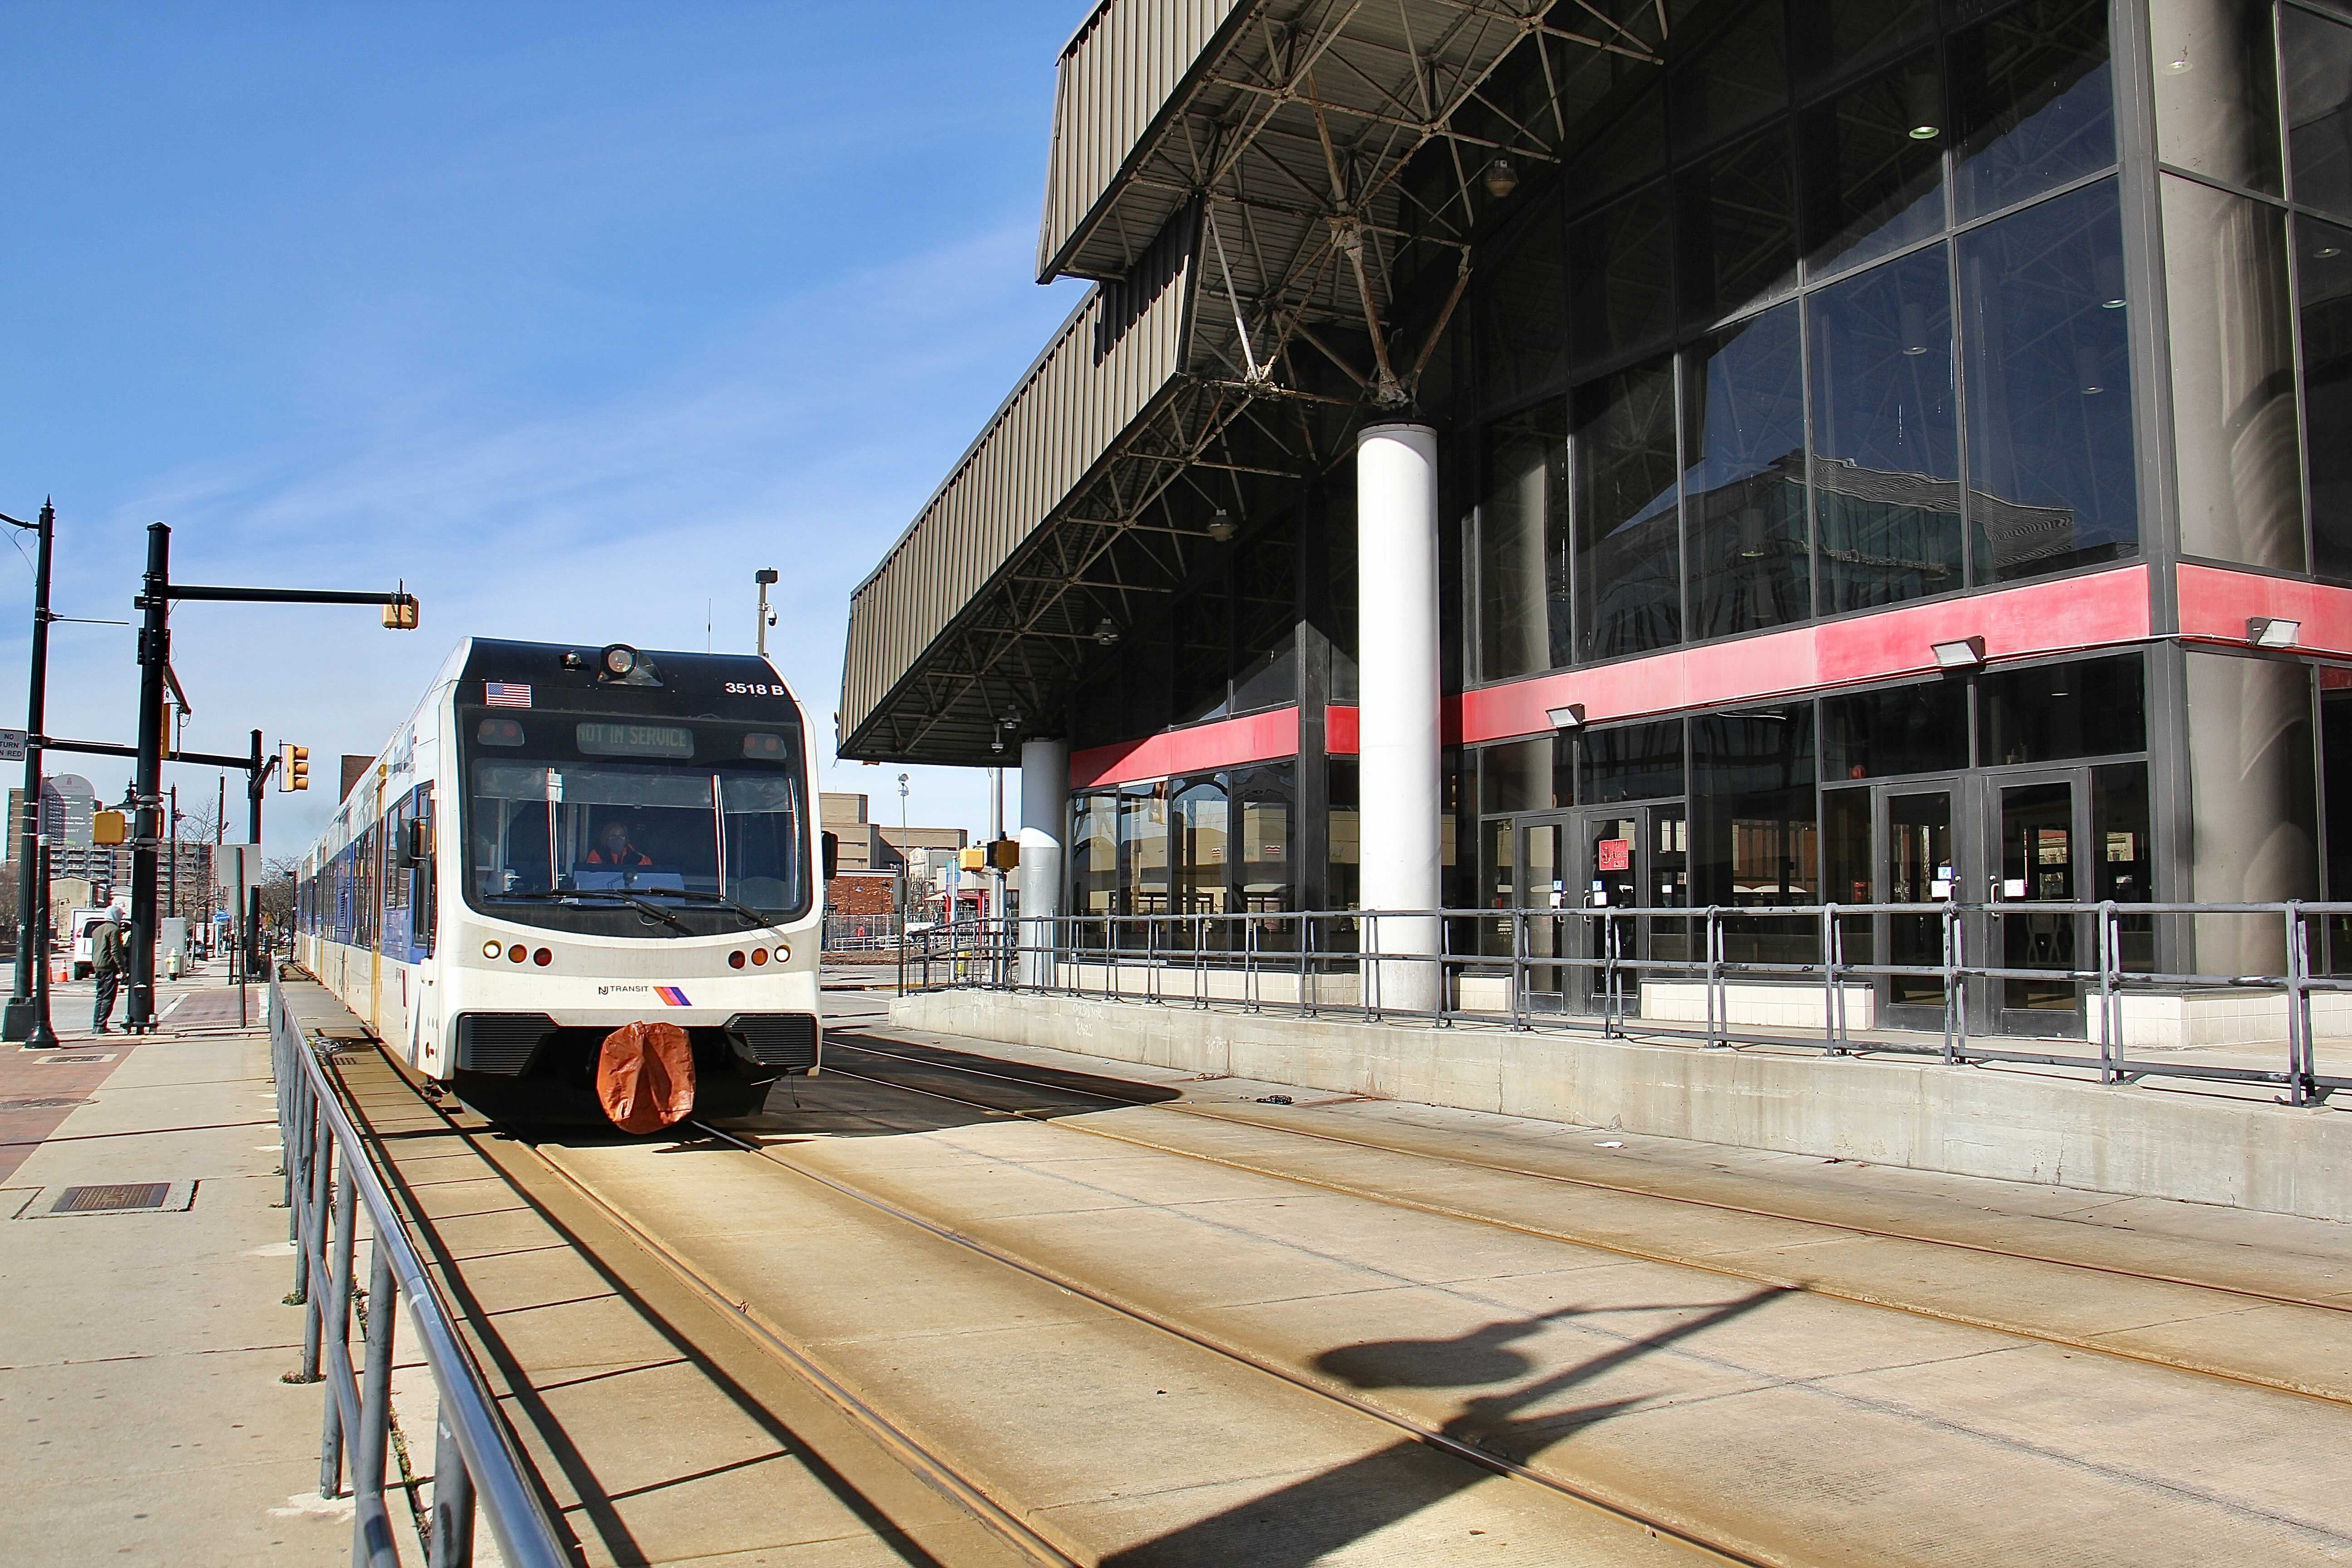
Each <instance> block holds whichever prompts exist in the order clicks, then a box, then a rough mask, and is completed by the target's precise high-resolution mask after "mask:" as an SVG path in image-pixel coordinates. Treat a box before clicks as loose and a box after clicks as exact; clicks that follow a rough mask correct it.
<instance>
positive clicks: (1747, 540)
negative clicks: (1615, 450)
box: [1683, 304, 1812, 637]
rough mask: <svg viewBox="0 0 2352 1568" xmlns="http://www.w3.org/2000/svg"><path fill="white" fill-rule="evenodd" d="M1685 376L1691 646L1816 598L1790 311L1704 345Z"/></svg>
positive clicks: (1803, 610)
mask: <svg viewBox="0 0 2352 1568" xmlns="http://www.w3.org/2000/svg"><path fill="white" fill-rule="evenodd" d="M1683 379H1684V386H1685V399H1684V401H1685V412H1684V416H1683V455H1684V458H1685V460H1686V461H1687V462H1688V464H1689V467H1688V468H1686V469H1685V471H1684V474H1683V498H1684V499H1683V512H1684V522H1685V530H1686V531H1687V533H1688V537H1689V542H1690V553H1691V563H1690V576H1691V583H1690V589H1691V594H1690V597H1691V635H1692V637H1724V636H1727V635H1729V634H1731V633H1734V632H1745V631H1754V630H1757V629H1758V628H1759V627H1763V626H1779V625H1780V624H1782V623H1783V622H1786V621H1795V620H1802V619H1804V618H1805V616H1808V615H1810V614H1811V612H1812V596H1811V568H1810V565H1809V563H1808V559H1807V554H1806V549H1807V537H1806V533H1807V531H1806V527H1805V454H1804V444H1805V386H1804V367H1803V363H1802V354H1801V343H1800V341H1799V337H1798V331H1797V308H1796V306H1795V305H1793V304H1790V305H1783V306H1781V307H1780V308H1779V309H1778V310H1770V311H1768V312H1766V313H1765V314H1764V315H1762V316H1759V317H1757V318H1756V319H1755V320H1753V321H1748V322H1747V323H1746V324H1744V325H1742V326H1740V327H1738V328H1737V329H1735V330H1734V331H1728V332H1726V333H1724V334H1722V335H1721V336H1720V337H1717V338H1716V339H1715V340H1713V341H1712V342H1708V343H1706V344H1702V345H1701V346H1700V347H1699V348H1698V349H1697V350H1696V351H1694V352H1693V353H1691V354H1690V355H1689V356H1688V357H1687V358H1686V359H1685V363H1684V368H1683Z"/></svg>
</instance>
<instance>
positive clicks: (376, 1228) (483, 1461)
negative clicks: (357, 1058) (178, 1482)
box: [268, 979, 574, 1568]
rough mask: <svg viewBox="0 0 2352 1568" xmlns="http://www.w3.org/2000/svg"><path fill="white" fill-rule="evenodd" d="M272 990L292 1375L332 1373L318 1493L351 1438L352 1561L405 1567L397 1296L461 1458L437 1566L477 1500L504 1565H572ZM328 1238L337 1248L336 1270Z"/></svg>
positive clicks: (333, 1095) (440, 1498)
mask: <svg viewBox="0 0 2352 1568" xmlns="http://www.w3.org/2000/svg"><path fill="white" fill-rule="evenodd" d="M268 995H269V1029H270V1042H271V1047H272V1049H271V1058H272V1064H273V1067H274V1068H275V1073H274V1076H275V1077H276V1079H277V1080H278V1112H279V1117H280V1121H281V1136H282V1140H283V1142H284V1145H285V1150H286V1163H285V1170H286V1175H287V1188H288V1195H289V1200H290V1202H289V1211H290V1212H289V1222H290V1223H291V1226H292V1227H293V1229H294V1231H295V1237H294V1239H295V1244H296V1253H297V1258H296V1286H295V1292H294V1294H293V1295H291V1296H289V1298H288V1300H289V1301H301V1302H303V1303H304V1304H305V1305H306V1306H307V1308H308V1311H307V1312H306V1314H305V1317H306V1325H305V1330H304V1361H303V1364H302V1366H301V1368H300V1369H299V1372H298V1373H296V1374H294V1375H293V1376H291V1377H289V1381H290V1382H298V1383H310V1382H317V1381H320V1378H321V1376H322V1374H323V1375H324V1376H325V1379H326V1381H327V1382H328V1383H329V1384H330V1385H331V1391H330V1392H331V1398H330V1402H329V1405H328V1418H327V1427H326V1432H325V1435H324V1439H323V1441H322V1443H321V1451H320V1458H321V1478H320V1480H321V1484H320V1491H321V1492H322V1493H329V1494H331V1493H332V1492H333V1491H334V1490H335V1489H336V1480H337V1477H336V1475H335V1473H334V1472H335V1471H336V1470H337V1469H339V1468H340V1467H341V1448H342V1447H344V1446H345V1445H349V1446H350V1447H351V1450H352V1458H351V1475H352V1501H353V1522H352V1562H353V1563H365V1564H367V1565H368V1568H398V1564H399V1560H400V1559H399V1552H398V1547H397V1543H396V1542H394V1538H393V1534H392V1530H391V1522H390V1516H389V1514H388V1512H387V1510H386V1509H385V1506H384V1502H383V1495H384V1483H383V1466H384V1458H385V1451H386V1448H387V1447H388V1436H389V1431H390V1424H391V1420H392V1414H393V1412H392V1404H391V1389H390V1380H391V1373H392V1340H393V1335H394V1323H395V1322H396V1321H397V1310H396V1309H397V1304H398V1303H399V1302H401V1301H404V1302H405V1303H406V1305H407V1307H408V1310H409V1316H410V1318H411V1320H412V1321H414V1322H415V1325H416V1331H417V1335H418V1338H419V1340H420V1341H421V1342H422V1348H423V1351H424V1355H425V1362H426V1363H427V1364H428V1365H429V1366H431V1368H432V1370H433V1376H434V1382H435V1384H436V1387H437V1390H438V1393H439V1396H440V1412H441V1415H440V1426H441V1428H442V1432H443V1434H444V1440H443V1441H442V1443H441V1444H440V1450H441V1455H442V1457H443V1458H447V1457H448V1456H449V1455H450V1453H451V1451H452V1450H454V1452H455V1456H456V1457H457V1458H458V1459H459V1460H461V1461H462V1463H461V1464H459V1465H458V1466H457V1467H455V1470H456V1473H454V1474H449V1473H446V1472H443V1471H441V1469H440V1467H439V1465H438V1463H437V1462H436V1478H437V1479H436V1488H435V1492H436V1497H435V1510H434V1511H435V1514H436V1521H435V1529H434V1531H433V1535H434V1540H433V1542H432V1547H431V1554H430V1561H431V1568H467V1565H468V1564H469V1563H471V1561H472V1555H473V1553H472V1530H471V1513H472V1507H473V1505H474V1504H475V1503H476V1502H478V1504H479V1506H480V1508H481V1510H482V1511H483V1512H484V1513H486V1514H488V1518H489V1524H490V1531H491V1534H492V1535H493V1536H494V1537H495V1538H496V1540H497V1542H498V1545H499V1552H500V1554H501V1556H502V1557H503V1558H504V1560H505V1562H506V1563H508V1564H509V1568H572V1563H573V1562H574V1559H573V1556H572V1553H571V1552H570V1551H568V1550H567V1549H566V1548H565V1547H564V1546H563V1545H562V1534H561V1533H560V1531H559V1530H558V1528H557V1526H556V1524H555V1521H554V1520H553V1519H552V1518H551V1516H550V1514H549V1513H548V1511H547V1509H546V1507H545V1505H544V1504H543V1503H542V1501H541V1498H540V1495H539V1492H538V1489H537V1488H536V1486H535V1485H534V1484H533V1482H532V1481H531V1479H530V1472H529V1470H528V1468H527V1467H526V1465H525V1463H524V1461H523V1458H522V1456H521V1453H520V1449H519V1448H518V1447H517V1446H516V1444H515V1441H514V1437H513V1435H512V1433H511V1432H510V1431H509V1429H508V1427H507V1425H506V1423H505V1421H504V1420H503V1419H502V1418H501V1417H500V1416H499V1414H498V1410H497V1402H496V1397H495V1395H493V1394H491V1392H490V1390H489V1388H488V1384H487V1383H486V1382H485V1381H484V1379H483V1377H482V1375H481V1373H480V1370H479V1369H478V1367H476V1366H475V1364H474V1362H473V1358H472V1356H471V1355H470V1354H469V1353H468V1352H467V1350H466V1348H465V1344H464V1342H463V1341H462V1340H461V1339H460V1338H459V1336H458V1334H457V1328H456V1321H455V1319H454V1317H453V1316H452V1314H451V1313H450V1311H449V1310H448V1308H447V1306H446V1304H445V1303H444V1302H443V1300H441V1296H440V1292H439V1291H438V1289H436V1287H435V1286H434V1284H433V1281H432V1277H431V1275H430V1274H429V1273H428V1272H427V1270H426V1268H425V1263H424V1260H423V1259H422V1258H421V1257H420V1256H419V1255H418V1253H417V1251H416V1247H415V1242H414V1241H413V1240H412V1238H411V1237H410V1236H409V1234H408V1230H407V1226H406V1224H405V1222H404V1218H403V1216H402V1215H401V1212H400V1209H399V1206H398V1205H396V1204H395V1203H394V1201H393V1198H392V1195H391V1193H390V1191H389V1190H388V1189H387V1188H386V1186H385V1185H384V1183H383V1176H382V1173H380V1172H379V1171H378V1170H377V1169H376V1166H375V1163H374V1161H373V1158H372V1157H371V1155H370V1152H369V1145H368V1142H367V1141H366V1139H364V1138H363V1137H362V1135H361V1133H360V1131H359V1129H358V1127H357V1126H356V1125H354V1123H353V1122H352V1119H351V1116H350V1114H349V1112H348V1111H347V1110H346V1109H345V1107H344V1105H343V1103H342V1097H341V1092H340V1088H339V1084H338V1082H337V1080H336V1079H334V1078H332V1077H331V1076H330V1075H329V1073H328V1071H327V1068H326V1060H327V1058H329V1057H330V1056H331V1053H330V1052H327V1051H323V1050H321V1049H320V1048H319V1047H317V1046H314V1045H313V1044H312V1043H311V1042H310V1040H309V1039H307V1038H305V1037H304V1036H303V1033H302V1031H301V1029H300V1028H299V1026H297V1025H296V1024H295V1023H294V1022H293V1019H292V1016H291V1014H290V1013H289V1010H288V1007H287V1005H286V994H285V991H284V989H283V987H282V986H281V985H280V984H279V983H278V981H277V980H275V979H273V980H272V981H271V982H270V985H269V993H268ZM331 1170H332V1172H333V1173H334V1174H335V1175H336V1176H338V1177H339V1178H340V1182H341V1193H339V1194H338V1196H344V1194H349V1196H344V1201H343V1202H342V1203H341V1204H340V1205H337V1209H338V1210H339V1211H340V1212H335V1213H334V1217H335V1218H337V1219H340V1220H341V1222H342V1224H341V1230H340V1233H339V1234H337V1235H334V1236H330V1234H329V1233H330V1231H331V1229H333V1228H334V1227H333V1226H331V1223H330V1214H331V1212H334V1211H331V1210H330V1208H329V1206H328V1204H327V1203H326V1202H324V1201H321V1199H322V1196H323V1194H325V1193H326V1192H327V1191H328V1189H329V1175H330V1172H331ZM354 1199H355V1200H356V1201H357V1202H358V1203H362V1204H364V1205H366V1209H367V1215H368V1220H369V1224H370V1226H371V1228H372V1231H373V1247H371V1253H372V1261H371V1267H370V1270H369V1272H370V1280H369V1291H368V1296H367V1353H366V1363H365V1365H364V1367H363V1368H361V1369H359V1370H358V1372H357V1373H356V1376H355V1373H354V1369H353V1367H352V1360H351V1356H350V1353H349V1351H348V1349H347V1347H346V1345H345V1343H344V1334H343V1332H342V1331H341V1327H344V1326H347V1325H348V1322H349V1313H350V1308H351V1301H350V1299H349V1292H350V1290H351V1285H352V1267H351V1258H350V1253H351V1250H352V1247H353V1243H354V1239H355V1237H354V1232H353V1229H352V1223H351V1222H352V1216H353V1213H354V1211H353V1208H352V1200H354ZM331 1245H332V1246H334V1247H336V1249H337V1257H336V1258H335V1261H334V1263H333V1264H332V1265H331V1262H330V1258H329V1252H328V1248H329V1247H330V1246H331ZM321 1363H324V1364H323V1367H322V1365H321ZM355 1381H356V1382H357V1384H358V1385H359V1386H358V1387H357V1389H356V1390H354V1387H353V1384H354V1382H355Z"/></svg>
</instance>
